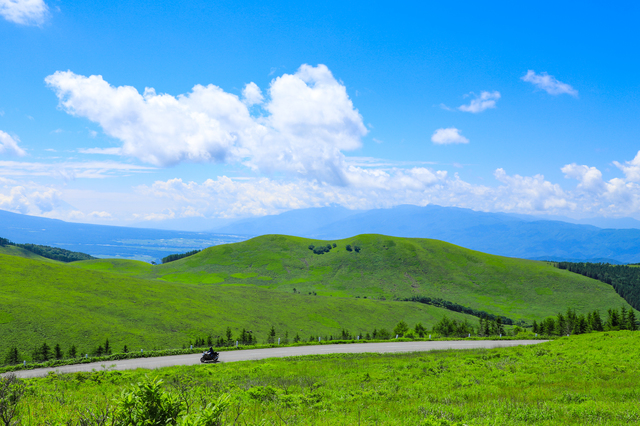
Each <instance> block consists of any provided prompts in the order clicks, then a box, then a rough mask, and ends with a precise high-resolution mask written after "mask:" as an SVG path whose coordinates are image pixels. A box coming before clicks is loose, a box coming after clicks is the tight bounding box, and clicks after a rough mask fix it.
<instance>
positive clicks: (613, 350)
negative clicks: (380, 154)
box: [0, 331, 640, 425]
mask: <svg viewBox="0 0 640 426" xmlns="http://www.w3.org/2000/svg"><path fill="white" fill-rule="evenodd" d="M639 357H640V334H639V332H637V331H636V332H634V331H618V332H605V333H593V334H585V335H579V336H571V337H563V338H561V339H558V340H555V341H551V342H547V343H542V344H537V345H531V346H520V347H512V348H500V349H489V350H464V351H434V352H422V353H410V354H383V355H381V354H357V355H356V354H341V355H328V356H308V357H291V358H284V359H267V360H263V361H250V362H236V363H228V364H225V363H221V364H209V365H197V366H189V367H172V368H165V369H160V370H155V371H149V370H135V371H124V372H120V371H109V370H108V366H105V368H104V369H103V370H101V371H94V372H92V373H74V374H60V375H58V374H50V375H49V376H48V377H45V378H38V379H29V380H16V379H11V378H7V377H5V378H4V379H2V382H0V384H1V385H2V386H0V398H3V399H2V400H0V407H1V408H0V409H1V410H4V413H8V412H9V411H11V410H14V411H12V413H13V420H14V421H18V422H20V424H24V425H40V424H64V425H98V424H101V425H125V424H143V423H142V422H143V420H144V419H145V418H146V419H151V418H152V415H153V414H152V413H155V415H156V416H157V417H155V418H153V419H154V420H155V421H166V420H167V419H169V420H168V422H167V423H166V424H178V425H218V424H219V425H234V424H237V425H280V424H283V425H284V424H287V425H336V424H344V425H355V424H361V425H377V424H385V425H462V424H464V425H526V424H535V425H567V424H580V425H585V424H601V425H616V424H637V423H638V422H640V404H638V399H639V398H640V388H638V386H637V383H638V381H639V380H640V365H639V364H638V362H637V360H638V358H639ZM12 398H13V399H12ZM2 414H3V413H0V415H2ZM161 415H166V417H165V418H163V419H162V418H160V417H158V416H161ZM145 416H146V417H145ZM134 417H135V421H134V422H133V423H132V420H131V419H132V418H134ZM149 424H160V423H149ZM162 424H165V423H162Z"/></svg>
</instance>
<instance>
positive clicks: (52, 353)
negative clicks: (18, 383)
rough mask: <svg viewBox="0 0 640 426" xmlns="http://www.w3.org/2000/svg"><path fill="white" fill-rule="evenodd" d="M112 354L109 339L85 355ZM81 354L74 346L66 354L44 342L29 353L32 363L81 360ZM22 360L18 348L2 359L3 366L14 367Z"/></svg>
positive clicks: (123, 350)
mask: <svg viewBox="0 0 640 426" xmlns="http://www.w3.org/2000/svg"><path fill="white" fill-rule="evenodd" d="M112 352H113V347H112V346H111V345H110V344H109V339H108V338H107V339H106V340H105V342H104V344H100V345H98V346H97V347H95V348H93V349H92V350H90V351H89V352H88V353H86V354H85V355H91V356H103V355H111V354H112ZM122 352H123V353H127V352H129V349H128V348H127V345H124V347H123V348H122ZM82 356H83V354H82V353H81V352H80V351H79V350H78V349H77V348H76V345H71V346H70V347H69V349H67V351H66V353H65V352H64V351H63V350H62V347H61V346H60V344H56V345H55V346H53V347H52V346H50V345H49V344H48V343H47V342H46V341H45V342H42V345H39V346H36V347H35V348H33V350H32V351H31V360H32V361H34V362H46V361H51V360H56V359H73V358H81V357H82ZM23 360H24V357H23V356H21V354H20V352H19V350H18V347H17V346H12V347H10V348H9V350H8V351H7V354H6V356H5V359H4V363H5V364H9V365H15V364H19V363H21V362H22V361H23Z"/></svg>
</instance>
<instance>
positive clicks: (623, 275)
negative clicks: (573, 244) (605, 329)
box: [555, 262, 640, 310]
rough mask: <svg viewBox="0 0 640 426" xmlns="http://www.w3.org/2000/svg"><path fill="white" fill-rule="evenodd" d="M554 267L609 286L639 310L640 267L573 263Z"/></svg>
mask: <svg viewBox="0 0 640 426" xmlns="http://www.w3.org/2000/svg"><path fill="white" fill-rule="evenodd" d="M555 266H556V267H557V268H560V269H566V270H567V271H570V272H573V273H576V274H580V275H584V276H585V277H589V278H593V279H596V280H598V281H602V282H603V283H607V284H609V285H610V286H612V287H613V289H614V290H615V291H616V293H618V294H619V295H620V297H622V298H623V299H624V300H626V301H627V303H628V304H630V305H631V306H633V307H634V308H635V309H636V310H640V267H636V266H628V265H611V264H609V263H574V262H558V263H556V264H555Z"/></svg>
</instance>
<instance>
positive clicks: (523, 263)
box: [73, 235, 629, 322]
mask: <svg viewBox="0 0 640 426" xmlns="http://www.w3.org/2000/svg"><path fill="white" fill-rule="evenodd" d="M334 243H335V244H336V247H335V248H332V249H331V250H330V251H329V252H326V253H324V254H315V253H314V252H313V250H310V249H309V246H310V245H314V246H315V247H320V246H326V245H327V244H330V245H333V244H334ZM347 245H351V246H352V247H354V246H358V247H359V248H360V251H359V252H356V251H355V250H352V251H348V250H347ZM73 266H75V267H78V268H85V269H92V270H102V271H109V272H115V273H120V274H125V275H127V276H136V277H140V278H147V279H156V280H163V281H165V282H182V283H189V284H205V285H210V286H214V287H215V286H224V285H237V284H243V285H250V286H253V287H255V288H268V289H274V290H278V291H281V292H283V293H289V294H291V293H293V290H294V289H296V291H298V292H301V293H303V294H308V293H309V292H316V293H317V294H318V295H323V296H333V297H350V298H353V297H360V298H364V297H367V298H369V299H371V298H373V299H386V300H393V299H396V298H398V299H405V298H411V297H414V296H427V297H431V298H441V299H444V300H447V301H450V302H455V303H458V304H460V305H463V306H467V307H471V308H474V309H477V310H483V311H486V312H489V313H492V314H495V315H503V316H506V317H509V318H512V319H514V320H525V321H527V322H531V321H532V320H534V319H535V320H541V319H543V318H545V317H547V316H551V315H555V314H557V313H558V312H560V311H564V310H566V308H567V307H573V308H575V309H576V310H577V311H578V312H587V311H593V310H595V309H607V308H609V307H619V306H621V305H624V306H625V307H627V308H629V305H628V304H627V303H626V302H625V301H624V300H623V299H622V298H620V296H618V295H617V294H616V292H615V291H614V290H613V288H612V287H611V286H610V285H607V284H604V283H602V282H599V281H596V280H593V279H590V278H587V277H583V276H580V275H577V274H574V273H571V272H568V271H564V270H560V269H557V268H554V267H553V266H552V265H549V264H547V263H544V262H538V261H531V260H523V259H515V258H507V257H501V256H493V255H488V254H485V253H481V252H477V251H473V250H468V249H465V248H462V247H458V246H455V245H452V244H448V243H445V242H442V241H437V240H428V239H417V238H395V237H387V236H383V235H359V236H356V237H353V238H349V239H345V240H332V241H320V240H310V239H305V238H297V237H288V236H282V235H266V236H262V237H257V238H254V239H251V240H248V241H244V242H240V243H235V244H228V245H222V246H215V247H210V248H208V249H206V250H203V251H202V252H200V253H198V254H195V255H193V256H189V257H186V258H183V259H180V260H177V261H174V262H170V263H166V264H164V265H157V266H153V265H149V264H145V263H143V262H137V261H127V260H113V259H108V260H92V261H83V262H76V263H74V265H73Z"/></svg>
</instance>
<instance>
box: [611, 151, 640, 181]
mask: <svg viewBox="0 0 640 426" xmlns="http://www.w3.org/2000/svg"><path fill="white" fill-rule="evenodd" d="M613 164H615V165H616V167H618V168H619V169H620V170H622V172H623V173H624V176H625V178H626V179H627V180H628V181H630V182H640V151H638V154H637V155H636V156H635V158H634V159H633V160H631V161H625V162H624V164H621V163H619V162H617V161H614V162H613Z"/></svg>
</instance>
